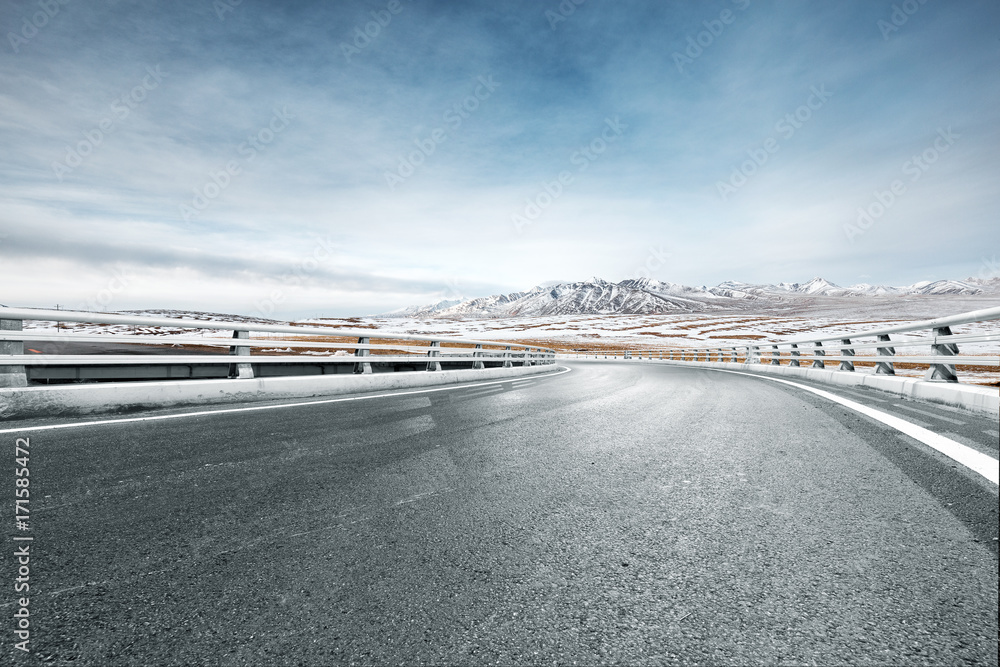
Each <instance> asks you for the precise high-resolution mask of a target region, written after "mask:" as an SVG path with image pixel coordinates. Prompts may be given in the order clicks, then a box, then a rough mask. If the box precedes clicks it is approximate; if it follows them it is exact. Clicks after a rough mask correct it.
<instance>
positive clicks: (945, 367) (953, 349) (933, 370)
mask: <svg viewBox="0 0 1000 667" xmlns="http://www.w3.org/2000/svg"><path fill="white" fill-rule="evenodd" d="M950 335H951V327H938V328H936V329H934V344H933V345H931V350H932V352H933V353H934V355H935V356H937V355H940V356H943V357H953V356H955V355H957V354H958V345H956V344H955V343H939V342H938V338H940V337H942V336H950ZM924 380H933V381H938V382H958V376H957V375H956V374H955V366H954V365H952V364H931V365H930V367H929V368H928V369H927V373H926V374H925V375H924Z"/></svg>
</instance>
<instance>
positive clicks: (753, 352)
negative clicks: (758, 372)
mask: <svg viewBox="0 0 1000 667" xmlns="http://www.w3.org/2000/svg"><path fill="white" fill-rule="evenodd" d="M750 357H751V359H753V361H750V359H747V362H748V363H752V364H762V363H764V362H763V361H762V360H761V358H760V345H751V346H750Z"/></svg>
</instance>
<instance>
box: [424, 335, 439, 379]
mask: <svg viewBox="0 0 1000 667" xmlns="http://www.w3.org/2000/svg"><path fill="white" fill-rule="evenodd" d="M427 356H428V357H440V356H441V342H440V341H436V340H432V341H431V349H430V350H428V351H427ZM427 370H429V371H439V370H441V362H440V361H428V362H427Z"/></svg>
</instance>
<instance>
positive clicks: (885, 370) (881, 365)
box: [875, 334, 896, 375]
mask: <svg viewBox="0 0 1000 667" xmlns="http://www.w3.org/2000/svg"><path fill="white" fill-rule="evenodd" d="M878 340H879V342H880V343H888V342H889V341H890V340H891V339H890V338H889V334H881V335H879V337H878ZM876 352H877V353H878V356H879V357H892V356H895V354H896V348H894V347H889V346H888V345H887V346H885V347H880V348H878V349H877V350H876ZM875 374H876V375H895V374H896V369H895V368H894V367H893V365H892V362H891V361H878V362H876V363H875Z"/></svg>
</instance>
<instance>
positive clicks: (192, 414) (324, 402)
mask: <svg viewBox="0 0 1000 667" xmlns="http://www.w3.org/2000/svg"><path fill="white" fill-rule="evenodd" d="M571 370H572V369H571V368H564V369H563V370H561V371H559V372H558V373H547V374H545V375H543V376H539V378H538V379H542V378H550V377H555V376H556V375H562V374H563V373H569V372H570V371H571ZM510 382H511V381H510V380H509V379H508V380H493V381H490V382H474V383H472V384H455V385H449V386H447V387H434V388H433V389H415V390H413V391H397V392H394V393H391V394H373V395H371V396H349V397H347V398H325V399H322V400H319V401H301V402H298V403H279V404H277V405H253V406H249V407H245V408H224V409H222V410H199V411H197V412H178V413H176V414H170V415H154V416H151V417H127V418H124V419H99V420H96V421H92V422H74V423H71V424H47V425H45V426H22V427H21V428H4V429H0V433H27V432H29V431H51V430H55V429H61V428H79V427H81V426H102V425H104V424H129V423H136V422H152V421H162V420H165V419H181V418H184V417H204V416H211V415H227V414H235V413H238V412H257V411H260V410H280V409H282V408H300V407H303V406H306V405H327V404H330V403H347V402H349V401H369V400H372V399H375V398H393V397H394V396H412V395H414V394H429V393H431V392H438V391H455V390H458V389H469V388H471V387H486V386H489V385H495V384H510Z"/></svg>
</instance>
